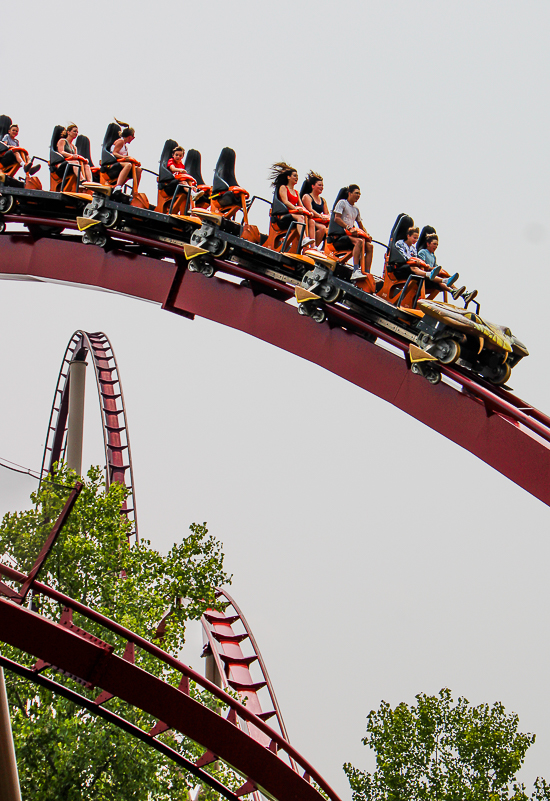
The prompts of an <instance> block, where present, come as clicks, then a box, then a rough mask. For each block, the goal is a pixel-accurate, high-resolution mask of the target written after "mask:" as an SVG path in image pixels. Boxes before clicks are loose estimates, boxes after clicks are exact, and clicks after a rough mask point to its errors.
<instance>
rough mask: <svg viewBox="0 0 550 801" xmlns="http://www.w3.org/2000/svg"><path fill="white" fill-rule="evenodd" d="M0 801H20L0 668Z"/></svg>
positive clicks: (8, 712) (3, 683)
mask: <svg viewBox="0 0 550 801" xmlns="http://www.w3.org/2000/svg"><path fill="white" fill-rule="evenodd" d="M0 801H21V790H20V788H19V774H18V773H17V761H16V758H15V747H14V745H13V734H12V731H11V721H10V708H9V706H8V696H7V693H6V683H5V681H4V671H3V670H2V668H1V667H0Z"/></svg>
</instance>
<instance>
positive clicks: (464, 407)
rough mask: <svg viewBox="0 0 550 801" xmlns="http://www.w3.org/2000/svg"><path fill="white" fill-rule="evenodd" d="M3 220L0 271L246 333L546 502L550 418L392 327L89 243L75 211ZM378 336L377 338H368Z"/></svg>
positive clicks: (145, 252) (261, 285)
mask: <svg viewBox="0 0 550 801" xmlns="http://www.w3.org/2000/svg"><path fill="white" fill-rule="evenodd" d="M3 219H4V222H5V223H7V224H8V229H7V230H6V231H5V233H3V234H2V235H1V236H0V275H1V276H2V277H4V278H17V279H22V278H23V279H28V280H37V281H53V282H57V283H65V284H68V285H73V286H80V287H87V288H94V289H102V290H107V291H110V292H116V293H119V294H124V295H127V296H130V297H134V298H138V299H142V300H148V301H152V302H154V303H157V304H159V305H161V306H162V308H163V309H165V310H167V311H171V312H173V313H175V314H179V315H181V316H183V317H186V318H188V319H193V318H194V317H195V316H200V317H203V318H205V319H209V320H213V321H215V322H218V323H221V324H223V325H227V326H230V327H232V328H235V329H238V330H240V331H244V332H246V333H248V334H251V335H252V336H255V337H257V338H259V339H262V340H264V341H266V342H270V343H271V344H273V345H276V346H277V347H279V348H282V349H283V350H287V351H289V352H290V353H294V354H296V355H298V356H300V357H302V358H304V359H307V360H309V361H311V362H313V363H315V364H318V365H320V366H322V367H324V368H325V369H327V370H329V371H331V372H333V373H335V374H336V375H339V376H341V377H342V378H345V379H346V380H347V381H350V382H352V383H354V384H356V385H357V386H360V387H362V388H363V389H366V390H367V391H369V392H371V393H372V394H374V395H377V396H378V397H380V398H382V399H384V400H386V401H388V402H389V403H391V404H393V405H394V406H396V407H397V408H399V409H401V410H402V411H404V412H406V413H407V414H409V415H411V416H412V417H414V418H416V419H417V420H420V421H421V422H422V423H424V424H425V425H427V426H429V427H430V428H432V429H434V430H435V431H438V432H439V433H440V434H442V435H443V436H445V437H447V438H448V439H450V440H452V441H453V442H456V443H457V444H459V445H461V446H462V447H463V448H465V449H466V450H468V451H470V452H471V453H473V454H475V455H476V456H478V457H479V458H480V459H482V460H483V461H485V462H486V463H487V464H489V465H491V466H492V467H493V468H495V469H496V470H498V471H499V472H501V473H502V474H503V475H505V476H507V477H508V478H509V479H511V480H512V481H514V482H515V483H516V484H518V485H519V486H521V487H523V488H524V489H525V490H527V491H528V492H530V493H531V494H532V495H534V496H535V497H537V498H539V499H540V500H541V501H543V502H544V503H546V504H550V418H549V417H547V416H546V415H545V414H543V413H542V412H540V411H538V410H537V409H535V408H533V407H532V406H531V405H530V404H528V403H526V402H525V401H523V400H521V399H520V398H518V397H516V396H515V395H513V394H512V392H509V391H507V390H505V389H502V388H499V387H495V386H493V385H491V384H489V383H486V382H485V381H483V380H482V379H480V378H475V379H474V378H473V377H472V375H471V374H470V373H468V372H467V371H464V370H462V369H460V368H457V367H449V366H447V367H446V366H443V367H442V372H443V376H444V380H443V381H442V382H441V383H440V384H439V385H437V386H432V385H430V384H428V383H427V382H426V381H424V380H422V379H421V378H419V377H418V376H415V375H413V374H412V373H411V371H410V369H409V367H408V363H407V361H406V359H405V358H403V356H404V354H405V353H406V351H407V349H408V345H407V344H406V343H404V342H402V341H401V340H400V339H398V338H397V337H395V336H393V335H392V334H391V333H389V332H383V331H381V330H380V329H377V328H374V327H373V326H372V325H370V324H369V323H367V322H365V321H362V320H359V319H357V318H355V317H354V316H353V315H351V314H350V313H349V312H348V311H347V310H345V309H344V308H340V307H338V306H337V305H334V306H329V307H328V309H327V311H328V324H325V325H323V326H322V327H320V326H318V325H316V324H315V323H313V322H312V321H311V320H310V319H308V318H303V317H300V316H299V315H298V314H297V313H296V309H295V308H293V307H292V306H291V305H289V304H288V303H286V301H287V300H290V299H291V298H292V296H293V288H292V287H289V286H287V285H286V284H283V283H281V282H279V281H276V280H273V279H271V278H268V277H266V276H263V275H260V274H258V273H256V272H254V271H253V270H251V269H248V268H247V267H243V266H241V265H239V264H236V263H234V262H231V261H222V260H220V259H218V260H216V262H215V265H216V269H217V270H218V273H217V275H216V276H215V277H214V278H211V279H207V278H205V277H204V276H202V275H201V274H198V273H192V272H190V271H189V270H187V269H186V259H185V254H184V249H183V247H182V246H178V245H174V244H169V243H163V242H158V241H155V240H152V239H148V238H147V237H144V236H138V235H135V234H127V233H123V232H120V231H114V230H113V231H110V232H109V241H108V248H107V249H106V250H103V249H101V248H98V247H94V246H86V245H83V244H82V243H81V241H80V237H78V236H75V235H74V233H72V232H73V231H74V230H75V229H76V223H75V222H72V221H70V220H69V221H68V220H64V221H59V220H57V219H49V218H46V217H40V216H33V217H30V216H23V215H10V214H6V215H5V216H4V218H3ZM11 223H20V224H21V223H23V224H24V225H26V226H30V227H31V229H32V228H33V226H34V227H35V226H43V228H45V229H47V230H48V232H49V235H47V236H43V237H42V238H39V239H36V238H35V236H34V235H33V234H31V233H30V232H29V233H22V232H13V231H10V230H9V225H10V224H11ZM239 282H240V283H239ZM243 282H246V284H245V285H243ZM373 336H376V337H377V343H376V344H373V343H372V342H369V341H368V340H367V339H366V338H365V337H371V338H372V337H373Z"/></svg>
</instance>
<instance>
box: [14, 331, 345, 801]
mask: <svg viewBox="0 0 550 801" xmlns="http://www.w3.org/2000/svg"><path fill="white" fill-rule="evenodd" d="M88 357H91V359H92V361H93V365H94V370H95V375H96V380H97V389H98V394H99V400H100V406H101V418H102V428H103V438H104V445H105V459H106V470H107V485H109V484H110V483H111V482H113V481H118V482H121V483H126V485H127V486H128V487H129V488H130V489H132V490H133V479H132V463H131V454H130V443H129V435H128V425H127V421H126V413H125V409H124V396H123V392H122V386H121V382H120V377H119V372H118V366H117V362H116V357H115V354H114V351H113V348H112V346H111V344H110V342H109V340H108V338H107V336H106V335H105V334H103V333H101V332H97V333H94V334H88V333H86V332H85V331H76V332H75V333H74V334H73V336H72V337H71V339H70V340H69V343H68V345H67V348H66V350H65V353H64V356H63V360H62V363H61V369H60V372H59V376H58V380H57V385H56V390H55V394H54V401H53V405H52V410H51V413H50V419H49V422H48V432H47V438H46V445H45V448H44V456H43V461H42V475H44V474H45V473H47V472H53V471H54V468H55V464H56V463H57V462H58V461H59V460H62V459H63V458H64V454H65V449H66V440H67V428H68V414H69V383H70V364H71V362H72V361H73V360H80V361H83V360H85V359H86V358H88ZM124 451H126V452H127V455H128V464H126V465H125V464H124V459H123V453H124ZM128 479H130V480H128ZM75 497H76V496H75ZM122 511H123V513H124V514H127V515H130V514H132V513H133V522H134V530H135V531H136V532H137V517H136V515H135V508H127V507H126V505H125V506H124V508H123V510H122ZM44 558H45V557H44ZM39 569H40V568H37V569H36V572H38V570H39ZM0 575H2V576H3V577H6V578H8V579H11V580H15V581H16V582H17V581H21V582H23V588H24V589H26V591H27V592H28V590H29V589H30V587H31V586H32V588H33V590H34V593H35V597H36V594H37V593H39V592H41V591H42V589H44V586H43V585H39V584H38V583H37V582H36V581H35V578H34V575H33V574H31V575H29V576H28V577H24V576H23V575H22V574H18V573H16V572H15V571H13V570H11V569H10V568H9V567H7V566H4V565H0ZM21 592H22V591H20V595H19V597H18V596H17V593H16V591H15V590H14V589H13V588H10V587H9V586H8V585H5V584H3V583H1V582H0V596H1V595H4V596H6V597H7V598H9V599H10V600H11V601H15V603H16V604H19V605H20V606H19V607H17V606H15V609H17V608H21V606H22V604H23V602H24V597H25V596H24V594H23V595H22V594H21ZM44 594H45V595H49V597H55V599H56V600H58V601H59V602H60V604H63V605H64V611H63V613H62V615H61V619H60V620H59V622H58V623H57V625H58V626H62V627H65V629H66V630H67V629H68V630H69V631H70V632H72V633H73V634H77V635H78V636H80V637H83V638H84V639H86V640H87V641H88V642H93V643H94V644H95V645H98V644H101V641H100V640H98V638H97V636H94V635H91V634H89V633H88V632H86V631H84V630H83V629H81V628H79V627H77V626H75V625H74V624H73V612H74V611H76V612H78V613H79V614H81V615H82V614H84V615H85V616H87V617H88V618H90V619H91V620H93V621H94V622H96V623H97V622H98V621H99V620H100V616H99V617H98V615H94V613H93V612H92V610H87V612H85V611H84V607H83V606H82V605H81V604H79V603H75V602H73V601H72V599H69V598H67V597H64V596H63V597H62V596H61V595H60V594H59V593H55V592H52V591H49V590H48V589H46V590H45V591H44ZM216 596H217V599H218V601H220V602H221V606H222V609H223V610H224V611H219V610H217V609H208V610H207V611H206V612H205V614H204V615H203V616H202V618H201V622H202V626H203V630H204V633H205V638H206V641H207V646H206V649H205V650H207V651H208V653H205V654H204V655H205V656H207V657H208V656H210V658H211V659H213V660H214V663H215V666H216V668H215V670H216V675H215V678H216V686H217V685H220V687H222V688H223V689H224V690H228V689H230V690H234V691H236V693H237V695H238V696H239V697H240V698H241V700H242V702H243V703H244V704H246V709H247V712H248V713H250V714H249V715H248V717H245V718H243V717H241V716H240V715H239V714H238V713H239V711H240V706H235V705H233V707H231V705H230V708H229V710H228V715H227V720H229V721H230V726H231V728H230V729H229V731H227V730H226V731H225V733H224V734H223V737H224V739H225V740H227V739H231V738H232V737H233V736H234V730H235V729H239V731H240V732H242V734H243V735H244V737H245V738H246V739H245V740H244V742H245V743H248V744H249V745H248V746H246V747H245V752H243V754H244V753H246V751H247V750H248V751H250V752H251V754H252V758H253V760H257V759H258V758H259V757H258V754H257V753H256V752H258V749H265V750H267V751H269V754H270V756H269V757H268V762H269V760H270V759H272V756H271V755H272V754H273V753H274V754H275V755H276V758H277V761H276V762H275V763H274V764H273V765H272V766H271V771H272V772H273V769H275V773H276V774H277V778H276V781H275V785H273V787H270V786H269V783H268V784H265V788H264V783H265V782H266V779H265V778H264V777H263V776H262V772H261V771H260V772H259V773H258V772H257V771H256V772H255V773H254V771H252V770H251V769H250V766H249V765H248V764H247V759H246V756H244V759H243V757H242V756H241V751H239V754H238V756H235V754H234V753H233V755H232V756H231V765H232V766H233V767H234V768H235V769H236V770H237V771H238V772H241V773H242V775H243V776H244V777H245V779H246V781H245V782H244V784H243V785H242V786H241V788H240V789H239V790H237V791H236V792H234V791H232V790H230V789H229V788H228V787H226V786H224V785H223V784H222V783H221V782H220V781H219V780H218V779H216V778H215V777H214V776H212V775H211V774H210V773H208V772H207V771H205V770H204V768H205V767H206V766H207V765H209V764H211V763H212V762H217V760H218V759H220V758H221V759H223V758H224V757H225V758H226V759H227V758H228V757H226V756H225V754H224V752H223V748H221V747H220V745H219V739H218V740H217V739H216V737H217V735H216V731H215V729H216V727H219V725H220V724H219V723H218V720H219V716H218V715H216V714H214V717H211V715H212V713H211V712H210V710H207V711H208V713H209V716H210V718H209V722H207V723H206V724H205V725H204V729H203V731H202V732H201V733H200V739H199V742H201V743H204V746H205V751H204V753H203V754H202V756H200V757H199V759H198V760H196V762H194V763H193V762H191V761H189V760H188V759H187V758H185V757H184V756H183V755H182V754H181V753H179V752H178V751H177V750H176V749H174V748H171V747H170V746H168V745H167V744H166V742H164V741H162V740H160V739H159V735H160V734H162V733H164V732H166V731H168V730H169V729H172V728H175V727H173V726H172V725H170V724H168V723H166V722H164V720H165V719H166V720H168V719H169V718H168V716H167V715H164V716H163V718H162V720H161V719H158V720H157V722H156V723H155V724H154V725H153V727H152V728H151V729H150V731H148V732H146V731H144V730H143V729H141V728H139V727H137V726H135V725H134V724H132V723H131V722H130V721H128V720H126V719H125V718H122V717H121V716H120V715H117V714H115V713H114V712H112V711H111V710H109V709H108V708H106V707H105V706H104V705H105V704H106V702H108V701H109V700H111V699H112V698H113V697H114V696H115V695H116V696H117V697H119V698H124V700H128V697H127V695H125V694H121V693H118V694H115V693H113V692H112V688H111V686H110V685H109V684H108V683H107V682H99V680H97V681H98V683H101V686H102V687H103V688H104V689H103V691H102V692H100V694H99V695H98V696H97V697H96V698H95V700H91V699H90V698H88V697H86V696H85V695H82V694H80V693H77V692H75V691H74V690H72V689H71V688H69V687H67V686H66V685H64V684H60V683H59V682H56V681H54V680H53V679H51V678H49V677H47V676H44V675H42V673H41V671H43V670H44V669H46V668H54V669H57V670H63V671H64V672H66V673H70V674H71V675H72V676H73V678H75V677H76V678H77V680H78V681H80V682H81V683H84V684H85V685H86V686H88V689H90V688H91V687H92V682H90V681H89V676H87V674H86V671H85V670H82V668H80V669H79V670H78V671H77V672H74V669H73V668H74V665H73V668H71V670H65V665H66V664H68V663H66V662H65V659H66V657H67V652H66V651H63V649H62V648H61V649H60V648H59V643H58V644H57V645H56V646H55V649H54V651H50V652H49V654H48V655H47V656H46V652H45V651H43V650H42V643H43V641H44V640H48V641H49V639H50V635H49V634H47V633H46V631H47V628H46V627H44V618H43V616H41V615H39V616H37V617H36V616H35V617H33V618H32V620H31V619H30V618H28V617H27V618H26V619H22V620H21V622H20V623H19V624H16V626H15V628H18V626H19V625H21V626H22V627H23V628H25V629H26V634H27V638H25V642H27V646H25V645H24V643H23V641H22V640H20V639H18V638H17V637H16V638H14V629H13V628H12V629H10V627H9V618H10V615H12V614H13V612H14V605H13V604H8V602H7V601H6V602H5V604H8V606H6V605H5V604H4V605H3V603H2V602H3V599H1V598H0V639H3V640H4V641H6V642H10V643H11V644H12V645H16V646H18V647H20V648H23V650H25V647H28V646H29V645H30V643H31V642H32V648H31V649H30V652H31V653H32V654H33V655H34V656H37V657H38V661H37V662H36V664H35V667H34V669H30V668H28V667H25V666H24V665H21V664H19V663H17V662H14V661H13V660H10V659H8V658H6V657H3V656H1V655H0V665H1V666H3V667H5V668H6V669H8V670H10V671H12V672H14V673H16V674H18V675H20V676H21V677H23V678H26V679H27V680H29V681H31V682H34V683H36V684H39V685H41V686H42V687H44V688H46V689H48V690H50V691H51V692H53V693H55V694H57V695H61V696H62V697H65V698H67V699H68V700H71V701H73V702H74V703H75V704H76V705H77V706H80V707H82V708H85V709H87V710H88V711H90V712H92V714H94V715H97V716H100V717H102V718H103V719H104V720H106V721H108V722H109V723H111V724H112V725H115V726H118V727H119V728H121V729H122V730H124V731H126V732H127V733H128V734H130V735H131V736H133V737H135V738H137V739H139V740H141V741H142V742H144V743H146V744H147V745H148V746H149V747H151V748H154V749H155V750H157V751H159V752H160V753H161V754H163V755H164V756H165V757H167V758H168V759H170V760H172V761H173V762H175V763H176V764H177V765H178V766H180V767H181V768H184V769H185V770H186V771H187V772H189V773H191V774H192V775H194V776H195V777H196V778H197V779H198V780H200V781H201V782H203V783H205V784H207V785H209V786H210V787H212V788H213V789H214V790H216V791H217V792H218V793H220V794H221V795H223V796H224V797H226V798H229V799H232V801H236V799H238V798H239V797H240V796H242V795H248V794H250V795H251V796H252V797H253V799H254V801H261V795H260V792H259V790H258V788H260V789H265V792H269V794H270V795H271V796H272V797H274V798H279V797H285V798H288V797H294V798H307V797H311V798H319V794H318V792H317V790H316V789H315V787H314V785H313V784H312V777H313V779H314V780H315V781H317V782H318V786H320V787H322V788H323V789H324V791H325V792H327V793H328V795H329V797H330V798H332V799H334V801H337V797H336V796H335V794H334V793H333V791H331V790H330V788H329V787H328V785H326V783H324V781H323V780H322V778H321V777H320V776H317V774H316V773H315V771H314V770H313V769H312V768H311V767H310V766H309V765H308V764H307V763H306V762H305V761H304V760H303V759H301V758H300V757H299V756H298V757H296V753H295V752H294V751H293V750H292V748H291V746H290V744H289V741H288V735H287V732H286V728H285V724H284V721H283V718H282V715H281V711H280V708H279V705H278V702H277V699H276V696H275V691H274V689H273V685H272V683H271V680H270V678H269V675H268V672H267V669H266V666H265V663H264V660H263V657H262V655H261V653H260V650H259V648H258V645H257V643H256V640H255V638H254V635H253V633H252V631H251V629H250V626H249V625H248V622H247V621H246V619H245V617H244V615H243V614H242V612H241V610H240V609H239V607H238V606H237V604H236V602H235V601H234V600H233V599H232V598H231V596H230V595H229V594H228V593H227V592H226V591H225V590H223V589H219V590H217V591H216ZM27 611H28V610H27ZM31 614H34V612H31ZM16 615H17V612H16ZM167 617H168V615H167V616H165V618H164V619H163V621H161V623H160V625H159V627H158V629H157V632H156V634H155V638H156V639H162V636H163V633H164V624H165V622H166V619H167ZM102 624H103V625H104V627H105V628H108V629H109V630H110V631H112V632H115V633H118V634H119V635H122V632H123V629H122V628H121V627H120V626H118V625H117V624H114V623H113V621H107V620H106V619H103V620H102ZM235 627H237V630H236V629H235ZM239 628H240V629H242V630H244V631H239V630H238V629H239ZM31 630H32V631H33V632H34V633H32V634H31ZM50 631H51V630H50ZM40 632H42V634H41V633H40ZM29 635H30V639H29V638H28V636H29ZM123 636H124V637H125V643H124V653H123V656H122V660H124V661H126V662H130V663H131V664H132V665H134V666H135V661H136V647H135V646H136V644H137V645H139V644H140V643H141V644H143V641H142V640H141V639H140V638H139V637H137V636H136V635H134V634H133V633H131V632H128V631H126V630H124V634H123ZM67 643H71V641H70V640H67ZM73 643H74V641H73ZM149 645H150V644H149ZM102 646H103V647H104V650H105V653H104V654H103V656H105V655H107V656H111V655H112V650H113V649H112V648H111V647H110V646H106V644H105V643H103V644H102ZM245 646H247V651H248V652H249V653H248V654H245V653H243V650H242V649H243V647H245ZM67 648H68V649H69V650H70V649H72V645H70V644H69V645H68V646H67ZM146 650H149V652H150V653H151V652H152V653H154V654H155V655H156V656H160V658H161V659H164V661H165V662H167V663H168V664H170V666H172V667H174V661H173V660H172V659H171V658H169V657H168V655H167V654H164V657H163V656H161V652H160V649H156V648H155V646H153V650H151V648H146ZM52 655H53V656H52ZM71 656H72V654H71ZM52 658H53V659H54V660H55V662H52ZM167 658H168V661H167ZM252 663H257V669H258V670H259V672H260V680H259V681H254V679H253V677H252V675H251V672H250V669H251V665H252ZM119 664H120V663H119V662H115V663H114V667H113V672H114V674H117V670H118V665H119ZM184 668H185V666H183V665H181V664H180V669H181V670H182V679H181V681H180V684H179V687H178V690H177V692H178V693H179V692H183V693H184V694H186V695H187V696H189V681H190V679H193V680H196V679H197V675H196V674H194V673H193V671H191V669H184ZM94 670H95V668H94ZM142 672H143V671H141V672H140V673H137V674H136V676H137V679H136V677H135V676H134V682H135V683H136V682H137V687H138V689H137V690H136V692H138V693H139V694H140V696H141V692H142V689H141V685H140V680H141V679H142V678H143V677H142V675H141V673H142ZM118 678H120V677H118V674H117V680H118ZM149 679H151V676H149ZM155 681H157V680H155ZM158 681H159V682H160V684H159V683H158V682H157V688H156V690H155V691H154V697H155V699H156V698H157V696H158V693H162V689H164V691H165V692H166V693H168V694H171V695H174V692H173V690H174V688H173V687H171V686H169V685H168V687H166V688H162V689H161V687H162V685H163V682H162V681H161V680H158ZM95 682H96V679H95V678H94V683H95ZM198 683H199V685H201V686H202V687H204V688H205V689H207V690H208V689H210V688H211V685H210V682H209V681H208V680H206V679H205V680H203V679H202V678H201V679H200V680H199V681H198ZM168 688H169V689H168ZM264 688H266V689H267V692H268V698H269V709H268V710H267V711H263V710H262V705H261V701H260V697H259V696H260V691H261V690H262V689H264ZM149 689H151V688H149ZM143 691H144V692H145V690H143ZM126 692H127V691H126ZM214 692H215V694H216V695H217V697H218V698H222V699H223V701H224V702H226V701H227V699H228V696H227V695H225V694H223V695H220V693H219V690H216V691H214ZM173 702H174V703H175V704H176V705H177V704H179V707H180V708H181V706H182V704H181V698H179V697H178V698H176V699H173ZM155 703H156V702H155ZM140 708H141V709H143V710H144V711H145V706H144V705H141V706H140ZM147 711H149V712H151V708H150V707H147ZM180 711H181V709H180ZM193 714H196V713H195V712H194V713H193ZM155 715H156V717H158V718H159V717H160V711H159V712H158V713H157V712H155ZM272 717H275V719H276V723H277V727H278V731H272V730H271V729H269V728H267V727H266V726H265V721H267V720H269V719H270V718H272ZM178 730H179V731H180V733H182V734H185V735H187V736H190V737H192V738H194V739H195V740H197V737H198V736H199V735H198V734H197V732H192V733H189V729H188V727H187V725H186V724H183V723H180V724H179V728H178ZM219 736H221V735H219ZM242 747H243V746H242V742H241V744H240V746H239V748H242ZM214 748H215V749H216V750H215V751H214V750H213V749H214ZM259 753H260V761H261V759H262V758H263V751H261V750H260V752H259ZM254 764H255V763H254ZM289 770H290V771H291V773H289ZM292 774H295V775H292ZM297 778H298V779H299V782H297ZM268 782H269V780H268ZM277 782H279V784H280V785H281V787H284V788H285V789H284V795H282V796H281V795H276V794H275V792H274V790H275V787H276V785H277ZM293 784H294V785H295V789H292V788H293ZM298 788H299V789H298Z"/></svg>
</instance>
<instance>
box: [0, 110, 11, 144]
mask: <svg viewBox="0 0 550 801" xmlns="http://www.w3.org/2000/svg"><path fill="white" fill-rule="evenodd" d="M11 124H12V123H11V117H8V116H7V114H0V139H2V138H3V137H4V136H5V135H6V134H7V132H8V131H9V129H10V128H11Z"/></svg>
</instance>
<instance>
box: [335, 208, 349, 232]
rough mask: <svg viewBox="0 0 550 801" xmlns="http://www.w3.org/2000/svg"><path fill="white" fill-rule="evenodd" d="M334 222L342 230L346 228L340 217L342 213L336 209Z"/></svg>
mask: <svg viewBox="0 0 550 801" xmlns="http://www.w3.org/2000/svg"><path fill="white" fill-rule="evenodd" d="M334 222H335V223H336V225H339V226H340V227H341V228H343V229H344V230H347V225H346V223H345V222H344V221H343V219H342V215H341V214H339V213H338V212H337V211H335V212H334Z"/></svg>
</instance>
